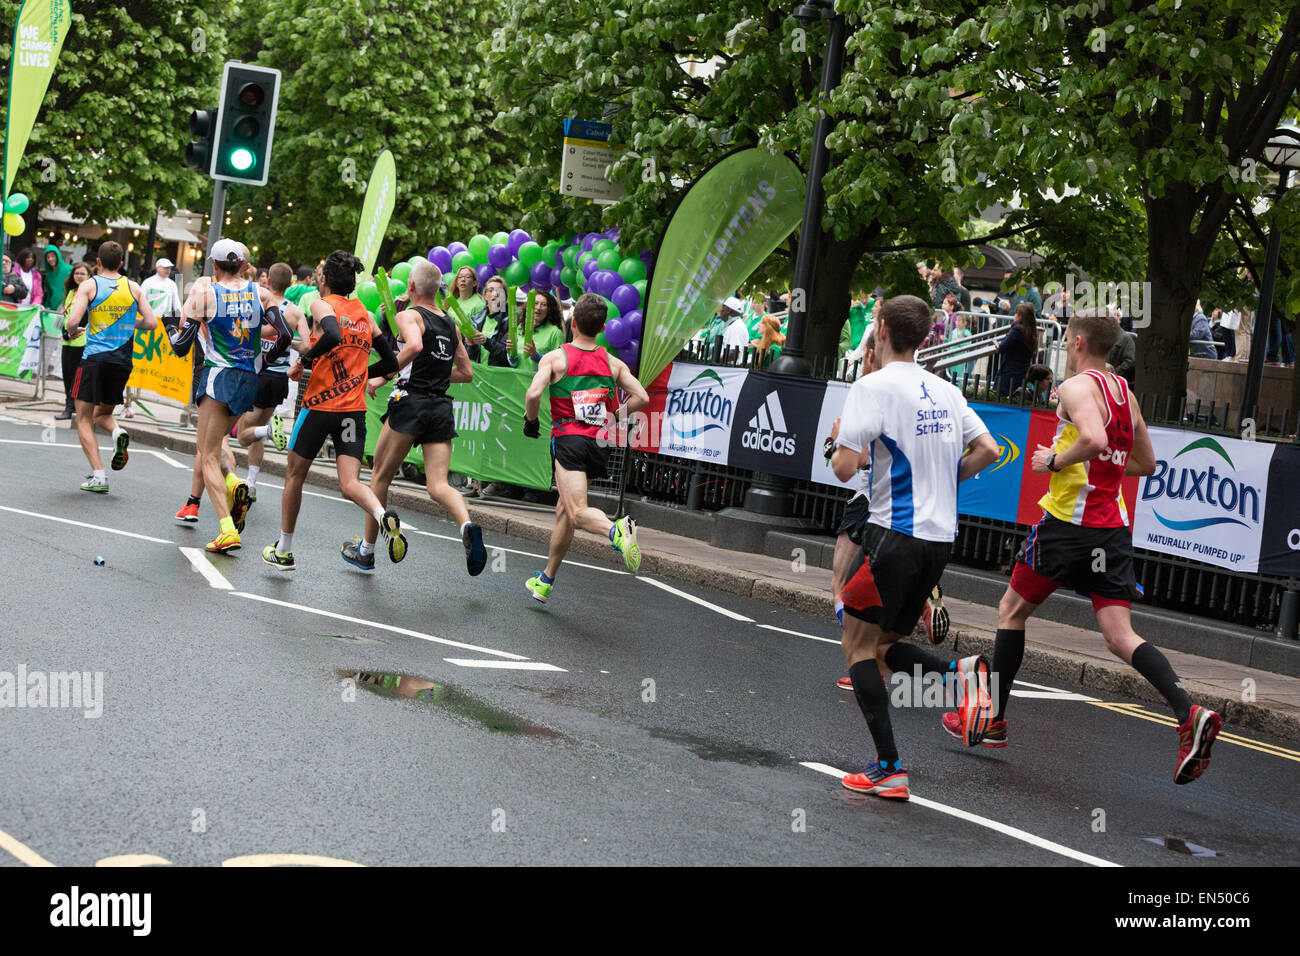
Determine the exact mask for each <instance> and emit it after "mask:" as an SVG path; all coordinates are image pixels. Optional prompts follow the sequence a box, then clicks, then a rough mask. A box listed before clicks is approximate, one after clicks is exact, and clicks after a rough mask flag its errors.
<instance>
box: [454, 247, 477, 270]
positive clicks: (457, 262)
mask: <svg viewBox="0 0 1300 956" xmlns="http://www.w3.org/2000/svg"><path fill="white" fill-rule="evenodd" d="M475 264H476V263H475V262H474V257H473V256H471V255H470V254H469V253H468V252H458V253H456V255H455V256H453V257H452V260H451V272H452V275H455V274H456V273H457V272H459V271H460V270H461V269H464V268H465V267H466V266H469V267H470V268H471V269H473V268H474V266H475Z"/></svg>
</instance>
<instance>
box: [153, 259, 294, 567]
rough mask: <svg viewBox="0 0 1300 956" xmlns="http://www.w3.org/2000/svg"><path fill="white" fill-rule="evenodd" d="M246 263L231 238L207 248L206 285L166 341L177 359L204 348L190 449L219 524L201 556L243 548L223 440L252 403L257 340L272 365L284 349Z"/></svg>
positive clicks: (284, 330)
mask: <svg viewBox="0 0 1300 956" xmlns="http://www.w3.org/2000/svg"><path fill="white" fill-rule="evenodd" d="M246 257H247V252H245V251H244V249H243V247H242V246H241V245H240V244H239V243H237V242H235V241H234V240H233V239H218V240H217V241H216V242H215V243H214V244H213V246H212V252H211V255H210V258H211V259H212V269H213V274H212V281H210V282H196V283H195V284H194V287H193V288H192V289H190V294H189V297H188V298H187V299H186V301H185V308H184V310H183V313H182V317H181V323H180V326H179V327H178V328H177V330H176V333H175V334H174V335H171V338H172V349H173V350H174V351H175V352H176V354H177V355H181V356H184V355H186V354H188V353H189V350H190V347H191V346H192V345H193V343H194V340H195V338H196V337H200V338H201V339H202V343H203V370H202V371H201V372H200V373H199V391H200V394H201V398H200V399H199V428H198V439H197V444H198V454H199V459H200V466H201V468H202V470H203V484H204V486H205V487H206V488H207V492H208V498H209V500H211V502H212V507H213V508H214V509H215V510H216V512H217V519H218V521H219V528H218V531H217V536H216V537H215V538H213V539H212V540H211V541H209V542H208V544H207V550H208V551H212V552H222V553H225V552H230V551H237V550H239V548H240V547H241V546H242V542H241V541H240V538H239V535H240V530H239V525H240V524H242V521H236V519H235V517H233V515H232V511H233V509H232V507H231V494H232V487H233V486H232V481H231V478H232V475H233V472H231V473H229V474H226V475H224V477H223V473H222V472H223V469H222V461H221V457H222V450H221V445H222V439H223V438H224V437H225V436H226V435H227V434H228V433H229V432H230V429H231V427H232V425H233V424H234V423H235V421H236V420H237V419H238V418H239V416H240V415H242V414H244V412H246V411H248V410H249V409H250V408H252V406H253V400H254V399H255V398H256V397H257V370H258V368H259V367H260V365H261V362H262V360H263V353H262V345H261V341H262V339H263V338H264V337H265V338H268V339H272V340H273V341H274V342H275V347H274V349H273V350H272V351H271V352H270V353H268V356H267V357H268V358H270V359H271V360H274V359H275V358H276V357H277V355H278V354H279V352H282V351H284V350H285V349H287V348H288V347H289V339H290V333H289V329H288V327H287V326H286V325H285V324H284V317H283V316H282V315H280V314H278V313H270V312H268V311H266V310H267V309H268V308H269V307H270V306H271V305H273V304H274V301H273V299H272V295H271V290H270V289H264V288H262V287H261V286H259V285H258V284H257V283H256V282H252V281H249V280H246V279H241V278H240V277H239V276H240V272H241V270H243V269H244V267H245V266H246V265H247V262H246ZM234 485H235V486H238V487H233V490H234V491H235V492H238V491H244V492H246V491H247V489H246V488H245V487H244V486H243V484H242V482H238V481H237V480H236V481H235V482H234ZM237 497H238V496H237ZM241 517H242V514H241ZM182 520H184V519H182Z"/></svg>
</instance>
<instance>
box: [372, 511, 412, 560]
mask: <svg viewBox="0 0 1300 956" xmlns="http://www.w3.org/2000/svg"><path fill="white" fill-rule="evenodd" d="M379 532H380V533H381V534H382V535H383V536H384V540H385V541H387V542H388V559H389V560H390V561H392V562H393V564H397V563H398V562H399V561H401V560H402V558H404V557H406V535H404V534H402V520H401V519H400V518H398V517H397V512H396V511H394V510H393V509H392V508H389V509H388V510H387V511H385V512H384V520H383V521H381V522H379Z"/></svg>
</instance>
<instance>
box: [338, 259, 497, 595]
mask: <svg viewBox="0 0 1300 956" xmlns="http://www.w3.org/2000/svg"><path fill="white" fill-rule="evenodd" d="M409 282H410V284H409V285H408V287H407V288H408V290H409V291H410V295H411V307H410V308H409V309H405V310H403V311H401V312H399V313H397V329H398V331H399V332H400V333H401V339H402V342H403V343H404V344H403V345H402V350H401V352H399V353H398V355H397V366H398V369H399V370H400V369H402V368H405V367H406V366H407V364H410V366H411V371H410V375H409V376H408V378H407V379H406V381H405V383H399V385H398V387H397V388H394V389H393V392H392V395H390V396H389V399H388V411H387V412H386V413H385V415H384V417H383V422H384V427H383V429H382V430H381V431H380V433H379V441H378V442H377V443H376V445H375V455H374V464H373V466H372V467H371V471H370V490H371V491H372V492H374V494H375V497H377V498H378V499H379V500H380V502H381V503H383V504H384V505H385V506H387V503H388V486H389V484H391V483H392V480H393V475H395V474H396V473H397V469H398V468H400V467H401V464H402V461H403V460H404V459H405V458H406V456H407V454H408V453H409V452H410V450H411V446H412V445H419V446H420V447H421V449H422V450H423V452H424V474H425V481H426V482H427V486H428V489H429V497H431V498H432V499H433V500H434V501H436V502H438V503H439V504H440V505H442V506H443V507H444V508H446V509H447V511H448V513H449V514H450V515H451V518H452V520H453V521H455V522H456V523H457V524H458V525H459V526H460V535H461V541H462V543H463V544H464V545H465V566H466V568H467V569H468V570H469V573H470V574H471V575H476V574H481V573H482V571H483V568H484V566H486V564H487V550H486V549H485V548H484V547H483V531H482V529H481V528H479V526H478V525H476V524H474V523H473V522H471V521H470V520H469V511H468V509H466V507H465V499H464V498H463V497H462V496H461V494H460V492H458V491H456V490H455V489H454V488H452V487H451V485H449V484H447V469H448V466H449V465H450V463H451V440H452V439H453V438H455V437H456V424H455V418H454V416H453V407H452V400H451V397H450V396H449V395H448V394H447V387H448V386H449V385H450V384H451V383H452V382H468V381H471V380H472V379H473V377H474V371H473V366H471V365H470V360H469V354H468V353H467V352H466V350H465V343H464V342H463V341H462V340H461V337H460V333H459V332H457V330H456V326H455V324H454V323H453V322H452V321H451V319H449V318H448V317H447V316H446V315H445V314H444V313H443V312H442V311H441V310H440V309H438V308H437V306H436V304H435V300H434V296H435V294H436V293H437V291H438V289H439V288H440V287H441V285H442V272H441V271H440V270H439V269H438V267H437V266H435V265H434V264H433V263H431V262H421V263H418V264H417V265H416V266H415V268H414V269H412V270H411V275H410V279H409ZM385 381H386V380H385V379H383V378H372V379H371V380H370V382H369V385H368V386H367V387H368V389H369V390H370V394H371V395H373V394H374V393H375V389H376V388H378V387H379V386H380V385H383V384H384V382H385ZM378 536H379V525H378V523H377V522H376V521H375V520H374V518H371V517H367V518H366V529H365V537H364V538H363V539H353V540H352V541H349V542H347V543H346V544H344V545H343V549H342V551H343V560H344V561H346V562H348V563H349V564H351V565H354V566H356V567H358V568H361V569H363V570H366V571H372V570H374V567H375V540H376V539H377V538H378Z"/></svg>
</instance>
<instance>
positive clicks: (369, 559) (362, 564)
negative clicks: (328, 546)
mask: <svg viewBox="0 0 1300 956" xmlns="http://www.w3.org/2000/svg"><path fill="white" fill-rule="evenodd" d="M359 544H360V542H358V541H345V542H344V543H343V547H342V548H340V549H339V553H340V554H342V555H343V560H344V561H346V562H347V563H348V564H350V565H352V566H353V567H354V568H360V569H361V570H362V571H373V570H374V569H375V552H373V551H371V552H370V553H369V554H362V553H361V548H360V547H359Z"/></svg>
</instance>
